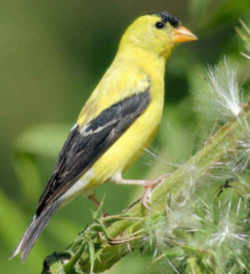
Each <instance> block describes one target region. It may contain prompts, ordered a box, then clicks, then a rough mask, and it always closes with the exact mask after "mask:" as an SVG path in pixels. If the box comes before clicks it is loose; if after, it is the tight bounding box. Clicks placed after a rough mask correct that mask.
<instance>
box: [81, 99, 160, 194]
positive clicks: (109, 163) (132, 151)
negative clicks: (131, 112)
mask: <svg viewBox="0 0 250 274" xmlns="http://www.w3.org/2000/svg"><path fill="white" fill-rule="evenodd" d="M159 99H160V100H161V101H160V102H159V101H153V102H151V103H150V104H149V106H148V108H147V109H146V111H145V112H144V113H143V114H142V115H141V116H140V117H139V118H138V119H137V120H136V121H135V122H134V123H133V124H132V125H131V126H130V127H129V128H128V129H127V131H125V133H124V134H123V135H122V136H121V137H120V138H119V139H118V140H117V141H116V142H115V143H114V144H113V145H112V146H111V147H110V148H109V149H108V150H107V151H106V152H105V153H104V154H103V155H102V157H100V158H99V159H98V160H97V162H96V163H95V164H94V165H93V166H92V168H91V169H92V170H93V177H92V179H91V181H90V182H89V184H88V185H86V187H85V190H87V189H89V188H92V187H95V186H96V185H97V184H102V183H104V182H105V181H107V180H108V179H110V178H111V177H112V176H113V175H114V174H115V173H116V172H119V171H121V172H122V171H123V170H124V169H125V168H127V167H128V166H129V165H130V164H131V163H133V162H134V161H135V160H137V159H138V157H139V156H140V155H141V154H142V153H143V152H144V149H145V148H146V147H147V146H148V145H149V144H150V143H151V141H152V140H153V138H154V137H155V135H156V132H157V130H158V127H159V124H160V121H161V117H162V111H163V98H159ZM83 177H84V175H83Z"/></svg>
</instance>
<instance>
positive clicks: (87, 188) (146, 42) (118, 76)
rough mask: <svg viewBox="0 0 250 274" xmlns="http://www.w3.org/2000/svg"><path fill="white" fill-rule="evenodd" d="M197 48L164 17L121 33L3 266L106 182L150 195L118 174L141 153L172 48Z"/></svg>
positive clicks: (158, 109) (154, 121) (159, 105)
mask: <svg viewBox="0 0 250 274" xmlns="http://www.w3.org/2000/svg"><path fill="white" fill-rule="evenodd" d="M194 40H197V37H196V35H194V34H193V33H192V32H191V31H190V30H189V29H188V28H186V27H184V26H183V25H182V24H181V21H180V19H179V18H178V17H176V16H173V15H171V14H170V13H168V12H167V11H162V12H155V13H148V14H144V15H141V16H139V17H138V18H137V19H135V20H134V21H133V22H132V23H131V24H130V25H129V26H128V28H127V29H126V30H125V32H124V34H123V36H122V37H121V39H120V42H119V45H118V50H117V53H116V55H115V57H114V60H113V62H112V63H111V65H110V67H109V68H108V69H107V71H106V72H105V73H104V75H103V77H102V78H101V80H100V81H99V83H98V84H97V86H96V88H95V89H94V91H93V92H92V94H91V95H90V97H89V99H88V100H87V101H86V103H85V105H84V106H83V108H82V110H81V112H80V114H79V117H78V120H77V122H76V124H75V125H74V126H73V128H72V129H71V131H70V133H69V135H68V137H67V139H66V141H65V143H64V145H63V147H62V149H61V152H60V153H59V155H58V158H57V160H56V163H55V166H54V169H53V171H52V174H51V177H50V179H49V180H48V183H47V185H46V187H45V189H44V191H43V193H42V195H41V197H40V199H39V201H38V206H37V208H36V211H35V214H34V216H33V218H32V221H31V223H30V224H29V226H28V228H27V230H26V231H25V232H24V234H23V237H22V239H21V241H20V242H19V244H18V245H17V247H16V249H15V250H14V252H13V253H12V255H11V257H10V259H12V258H13V257H15V256H16V255H18V254H20V256H21V259H22V260H23V261H25V260H26V258H27V256H28V255H29V253H30V251H31V249H32V247H33V246H34V244H35V242H36V241H37V239H38V237H39V235H40V234H41V233H42V231H43V230H44V228H45V227H46V225H47V224H48V221H49V219H50V218H51V217H52V215H54V213H55V212H56V211H57V210H58V209H59V208H61V207H63V206H64V205H66V204H67V203H69V202H70V201H72V200H73V199H74V198H75V197H76V196H77V195H79V194H84V195H85V196H87V197H89V198H90V199H91V200H93V201H94V202H95V203H98V202H97V200H96V199H95V196H94V192H95V189H96V187H97V186H98V185H100V184H103V183H105V182H107V181H111V182H114V183H116V184H125V185H141V186H143V187H145V189H146V191H145V195H144V196H143V198H142V202H143V204H144V206H145V207H147V202H148V197H149V193H150V191H151V189H152V188H153V187H154V186H155V185H156V184H157V183H159V181H160V179H159V178H160V177H159V178H157V179H155V180H132V179H124V178H123V176H122V174H123V172H124V170H126V169H127V168H128V167H129V166H130V165H131V164H132V163H134V161H135V160H137V159H138V158H139V156H140V155H141V154H142V153H143V152H144V150H145V148H146V147H148V146H149V144H150V143H151V141H152V140H153V138H154V137H155V135H156V133H157V129H158V128H159V125H160V122H161V118H162V114H163V108H164V90H165V88H164V75H165V65H166V61H167V60H168V58H169V57H170V55H171V53H172V51H173V49H174V48H175V47H176V45H178V44H181V43H184V42H189V41H194Z"/></svg>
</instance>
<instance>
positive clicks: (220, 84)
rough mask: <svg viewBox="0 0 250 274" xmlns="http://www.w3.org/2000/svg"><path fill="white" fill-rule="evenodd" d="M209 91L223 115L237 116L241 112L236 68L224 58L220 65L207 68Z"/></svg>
mask: <svg viewBox="0 0 250 274" xmlns="http://www.w3.org/2000/svg"><path fill="white" fill-rule="evenodd" d="M208 77H209V80H210V85H211V87H212V88H211V89H210V92H211V93H212V95H213V96H214V97H215V103H216V104H217V105H218V106H219V107H220V108H222V113H223V114H224V115H225V116H232V115H233V116H235V117H237V116H238V115H239V113H240V112H241V110H242V109H241V105H240V96H239V84H238V80H237V68H235V67H233V65H231V64H229V63H228V61H227V59H226V58H224V63H223V66H222V67H215V68H211V67H209V68H208Z"/></svg>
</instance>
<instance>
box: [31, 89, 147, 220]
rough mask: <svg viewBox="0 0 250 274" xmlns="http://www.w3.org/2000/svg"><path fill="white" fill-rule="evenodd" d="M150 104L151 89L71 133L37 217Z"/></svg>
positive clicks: (39, 206) (133, 96)
mask: <svg viewBox="0 0 250 274" xmlns="http://www.w3.org/2000/svg"><path fill="white" fill-rule="evenodd" d="M149 103H150V93H149V88H148V89H146V90H145V91H143V92H140V93H137V94H134V95H132V96H129V97H127V98H125V99H123V100H122V101H120V102H118V103H115V104H113V105H111V106H110V107H108V108H107V109H105V110H103V111H102V112H101V113H100V114H99V115H98V116H97V117H96V118H94V119H92V120H91V121H90V122H89V123H87V124H86V125H85V126H83V127H82V128H81V127H80V126H79V125H77V126H75V127H74V128H73V129H72V131H71V133H70V134H69V136H68V138H67V140H66V142H65V144H64V146H63V148H62V151H61V152H60V154H59V157H58V159H57V162H56V165H55V168H54V170H53V173H52V176H51V178H50V180H49V182H48V184H47V186H46V188H45V191H44V192H43V194H42V195H41V197H40V200H39V203H38V208H37V212H36V214H37V216H39V215H40V213H41V212H42V211H43V209H44V208H45V207H47V205H49V204H51V203H53V201H55V200H57V199H58V198H59V197H61V196H62V195H63V194H64V193H65V192H66V191H67V190H68V189H69V188H70V187H71V186H72V185H73V184H74V183H75V182H76V181H77V180H78V179H79V177H81V176H82V175H83V174H84V173H85V172H86V171H87V170H88V169H89V168H90V167H91V166H92V165H93V164H94V163H95V161H96V160H97V159H98V158H99V157H100V156H101V155H102V154H103V153H104V152H105V151H106V150H107V149H108V148H109V147H110V146H111V145H112V144H113V143H114V142H115V141H116V140H117V139H118V138H119V137H120V136H121V135H122V134H123V132H124V131H126V129H128V128H129V126H130V125H131V124H133V122H134V121H135V120H136V119H137V118H138V117H139V116H140V114H141V113H143V112H144V110H145V109H146V108H147V106H148V105H149Z"/></svg>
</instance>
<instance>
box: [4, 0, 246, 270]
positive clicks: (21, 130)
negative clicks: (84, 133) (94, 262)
mask: <svg viewBox="0 0 250 274" xmlns="http://www.w3.org/2000/svg"><path fill="white" fill-rule="evenodd" d="M162 10H167V11H169V12H170V13H172V14H174V15H177V16H178V17H180V18H181V20H182V22H183V23H184V24H185V25H186V26H188V27H189V28H190V29H191V30H192V31H193V32H194V33H195V34H197V35H198V37H199V41H197V42H195V43H193V44H191V43H190V44H186V45H182V46H179V47H178V49H176V50H175V52H174V54H173V56H172V58H171V60H170V61H169V62H168V65H167V76H166V112H165V114H166V115H164V119H163V122H162V126H161V129H160V132H159V134H158V136H157V138H156V140H155V142H154V144H153V145H152V150H153V151H154V155H152V153H146V155H145V156H144V157H143V158H142V159H140V160H139V161H138V162H137V163H136V165H135V166H133V167H132V168H131V169H130V170H129V171H128V172H127V173H126V176H127V177H130V178H132V177H133V178H139V177H140V178H141V177H143V176H145V177H146V176H148V177H149V176H153V175H155V174H159V173H160V172H163V170H165V169H167V168H169V164H168V163H169V162H171V163H177V164H178V163H182V162H184V161H185V160H186V159H188V158H189V157H190V155H192V153H194V151H195V150H197V149H198V148H199V141H197V140H199V139H202V136H201V135H202V134H203V131H206V129H208V128H207V127H208V126H207V124H203V126H202V125H201V124H202V123H200V120H199V114H198V112H197V111H196V107H197V106H196V105H195V100H194V98H193V93H195V90H197V89H199V86H197V85H196V84H194V83H195V79H196V78H199V77H203V76H202V75H201V73H202V69H204V67H206V65H207V64H217V63H218V62H219V61H220V60H221V59H222V58H223V57H224V56H225V55H227V56H230V57H231V58H232V59H233V60H234V61H235V62H237V63H238V64H239V65H240V72H241V78H242V79H243V80H244V88H245V90H249V86H250V82H249V81H250V77H249V75H250V73H249V72H250V67H249V62H247V60H246V59H245V58H244V57H243V56H242V55H241V54H240V52H244V50H245V49H244V44H243V42H242V40H241V39H240V37H239V35H238V34H237V33H236V31H235V27H236V26H239V19H240V18H241V19H243V20H244V22H245V23H246V24H248V25H249V23H250V1H249V0H238V1H235V0H210V1H209V0H189V1H188V0H186V1H184V0H178V1H160V0H155V1H149V0H144V1H140V0H139V1H132V0H127V1H117V0H110V1H99V2H97V1H83V0H82V1H79V0H71V1H65V0H61V1H48V0H43V1H32V0H24V1H18V0H12V1H9V2H7V1H6V2H2V5H1V9H0V36H1V39H0V64H1V65H0V67H1V73H0V85H1V100H0V104H1V106H0V127H1V134H0V149H1V154H0V161H1V165H0V173H1V189H0V203H1V206H0V217H1V224H0V241H1V249H0V264H1V272H2V273H25V274H29V273H39V271H40V270H41V268H42V261H43V259H44V258H45V256H46V255H49V254H50V253H51V252H53V251H56V250H63V249H64V248H65V247H66V246H67V244H69V243H70V242H71V240H73V239H74V237H75V235H76V234H77V232H79V231H80V230H81V229H82V228H83V227H84V226H85V225H86V224H87V223H88V222H90V221H91V209H93V208H94V207H93V205H92V204H91V203H90V202H89V201H88V200H87V199H85V198H84V197H79V198H78V199H76V200H75V201H74V202H73V203H71V204H70V205H69V206H67V207H66V208H64V209H63V210H62V211H61V212H59V213H58V214H57V215H56V216H55V217H54V218H53V219H52V220H51V221H50V223H49V226H48V227H47V229H46V231H45V232H44V233H43V234H42V236H41V238H40V240H39V241H38V242H37V244H36V246H35V247H34V249H33V251H32V253H31V255H30V256H29V258H28V260H27V262H26V263H25V264H24V265H22V264H21V261H20V260H19V259H17V258H15V259H14V260H13V261H8V256H9V255H10V253H11V251H12V250H13V249H14V248H15V245H16V244H17V242H18V241H19V240H20V238H21V236H22V233H23V232H24V230H25V228H26V226H27V225H28V223H29V221H30V219H31V217H32V215H33V213H34V210H35V208H36V203H37V200H38V198H39V195H40V194H41V192H42V190H43V188H44V186H45V184H46V180H47V179H48V177H49V175H50V172H51V169H52V167H53V164H54V161H55V158H56V155H57V153H58V151H59V150H60V147H61V146H62V144H63V141H64V139H65V138H66V136H67V134H68V131H69V129H70V128H71V127H72V125H73V124H74V122H75V119H76V117H77V115H78V113H79V111H80V109H81V107H82V105H83V103H84V101H85V100H86V98H87V97H88V96H89V94H90V93H91V91H92V90H93V88H94V87H95V85H96V83H97V82H98V81H99V79H100V77H101V76H102V74H103V73H104V71H105V70H106V69H107V67H108V66H109V64H110V62H111V60H112V58H113V56H114V54H115V52H116V49H117V44H118V42H119V39H120V36H121V34H122V32H123V31H124V29H125V28H126V26H127V25H128V24H129V23H130V22H131V21H132V20H133V19H134V18H135V17H137V16H139V15H141V14H143V13H147V12H152V11H153V12H154V11H162ZM198 124H199V126H197V125H198ZM165 151H166V152H165ZM155 154H156V155H159V156H156V157H155ZM161 157H162V158H161ZM163 157H164V161H163V160H161V159H163ZM166 159H167V160H166ZM150 169H151V171H150ZM136 192H138V189H136V188H135V187H122V186H114V185H111V184H106V185H103V186H101V187H100V189H99V190H98V197H99V198H101V197H103V195H104V194H105V206H104V207H105V209H106V211H108V212H109V213H119V211H120V210H121V209H123V208H125V207H126V206H127V205H128V204H129V203H130V202H131V201H133V199H134V198H135V197H136ZM151 257H152V254H150V252H149V254H145V255H144V256H142V255H141V254H131V255H130V256H128V257H126V258H125V259H123V261H122V262H121V263H119V264H118V265H116V266H115V267H114V268H113V269H111V270H109V271H108V273H128V272H129V273H130V274H134V273H166V272H164V269H165V267H166V266H165V265H162V264H160V265H156V266H153V267H152V266H151Z"/></svg>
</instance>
